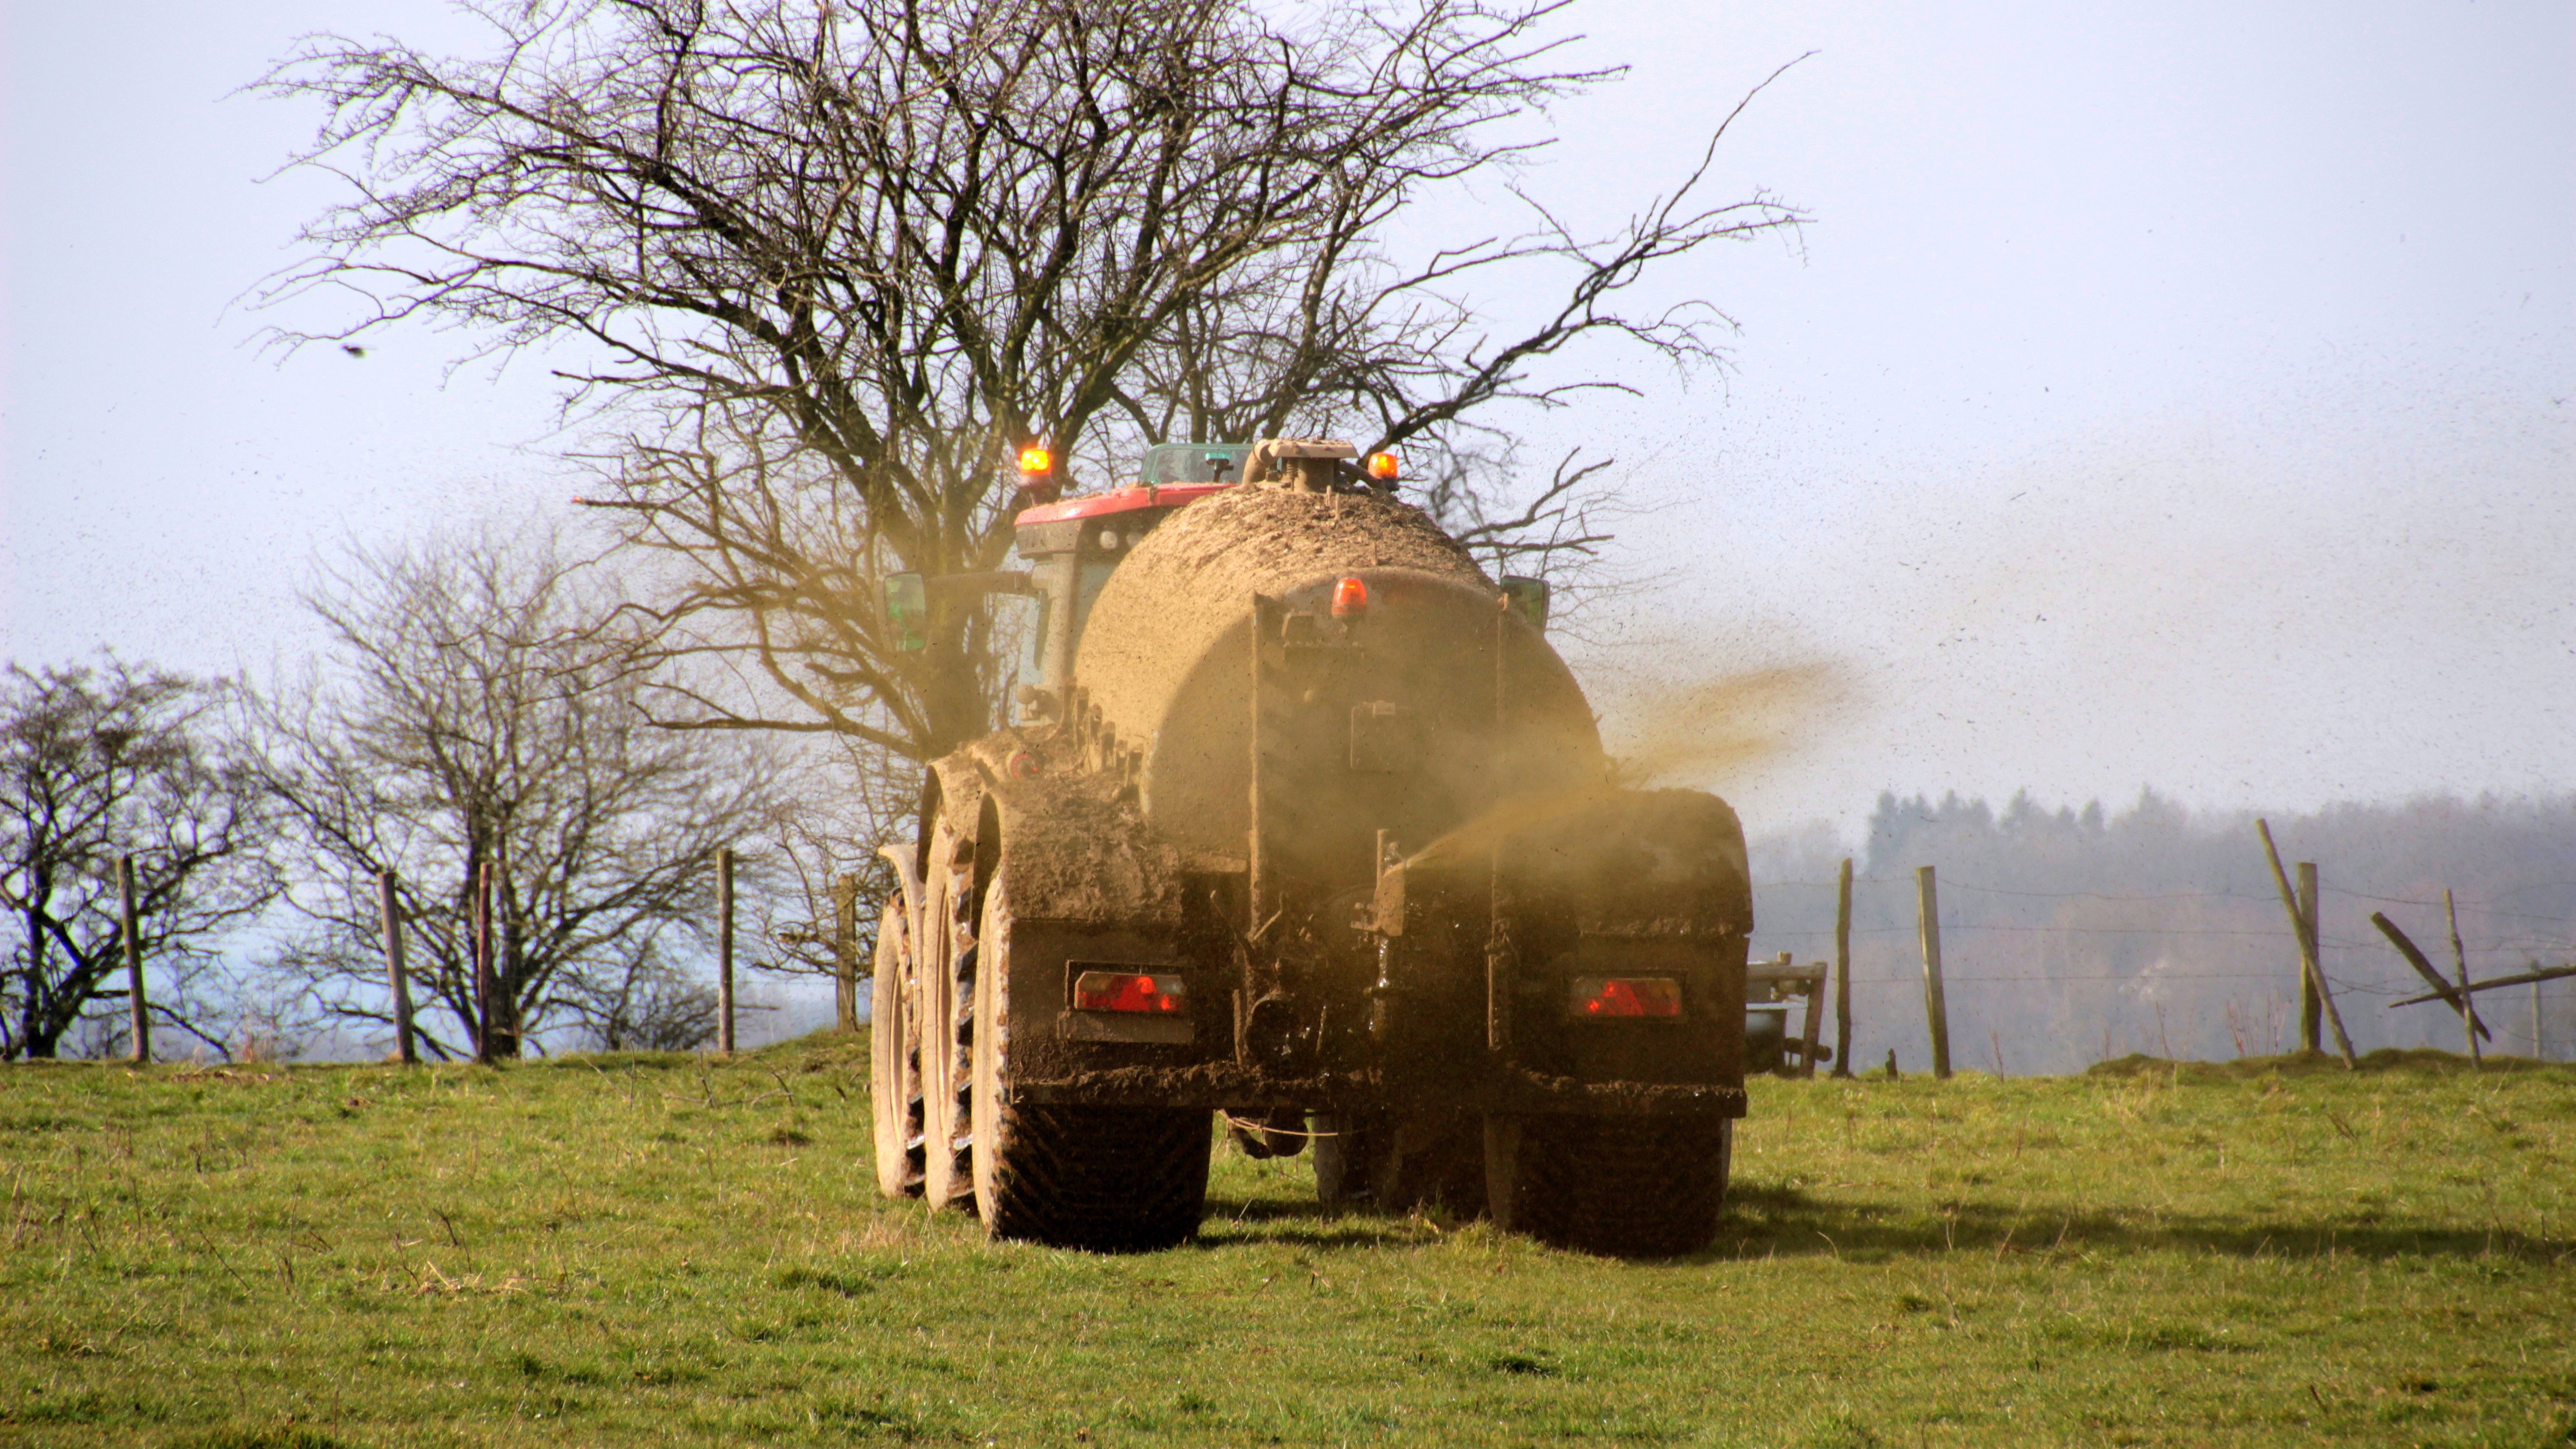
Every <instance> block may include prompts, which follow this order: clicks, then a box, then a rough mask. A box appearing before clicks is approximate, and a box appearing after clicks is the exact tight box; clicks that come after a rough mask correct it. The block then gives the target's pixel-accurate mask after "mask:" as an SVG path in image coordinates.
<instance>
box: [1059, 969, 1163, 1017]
mask: <svg viewBox="0 0 2576 1449" xmlns="http://www.w3.org/2000/svg"><path fill="white" fill-rule="evenodd" d="M1073 1007H1074V1010H1076V1011H1141V1012H1145V1013H1147V1014H1149V1015H1153V1016H1170V1015H1174V1014H1177V1013H1179V1012H1184V1011H1187V1010H1189V1009H1190V988H1189V983H1188V982H1187V981H1185V980H1184V979H1182V978H1181V977H1178V976H1151V975H1147V974H1146V973H1144V972H1141V971H1085V972H1083V973H1082V974H1081V975H1079V976H1076V977H1075V978H1073Z"/></svg>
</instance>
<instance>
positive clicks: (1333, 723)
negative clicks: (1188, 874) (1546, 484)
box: [1074, 487, 1606, 884]
mask: <svg viewBox="0 0 2576 1449" xmlns="http://www.w3.org/2000/svg"><path fill="white" fill-rule="evenodd" d="M1346 578H1355V579H1358V580H1359V581H1360V584H1361V586H1362V588H1363V589H1364V590H1365V596H1366V604H1365V606H1364V607H1362V608H1358V609H1350V608H1348V607H1347V606H1348V605H1350V604H1351V603H1352V602H1353V600H1352V598H1351V596H1350V591H1348V590H1341V592H1342V594H1343V599H1342V602H1343V604H1344V605H1345V606H1346V607H1345V610H1344V612H1342V613H1341V614H1339V615H1338V616H1337V615H1336V611H1335V607H1334V604H1335V594H1336V592H1337V590H1338V589H1339V588H1340V581H1341V580H1343V579H1346ZM1256 599H1258V600H1262V601H1266V602H1262V603H1258V604H1257V603H1256ZM1256 619H1258V620H1260V624H1259V627H1260V629H1261V630H1262V631H1264V637H1263V639H1262V641H1261V642H1262V647H1261V650H1260V651H1259V657H1260V660H1261V663H1260V665H1259V667H1258V674H1257V672H1256V664H1255V658H1256V651H1255V649H1254V634H1255V629H1256ZM1074 676H1075V680H1076V682H1077V683H1078V684H1080V685H1081V686H1082V688H1083V689H1084V690H1085V692H1086V693H1087V695H1088V697H1089V700H1090V702H1091V703H1092V705H1093V706H1094V707H1095V708H1096V709H1097V710H1098V711H1099V714H1100V717H1101V718H1102V720H1103V721H1104V722H1105V723H1106V724H1108V725H1109V726H1110V728H1111V729H1113V730H1114V731H1115V732H1116V734H1117V737H1118V741H1119V743H1120V745H1121V746H1122V747H1123V748H1129V749H1138V750H1141V751H1142V752H1143V769H1142V773H1141V779H1140V781H1139V803H1140V805H1141V808H1142V810H1143V812H1144V815H1145V817H1146V819H1147V821H1148V822H1149V823H1150V824H1151V825H1152V826H1153V828H1154V829H1155V830H1156V832H1157V833H1159V834H1160V835H1162V836H1163V837H1164V838H1166V839H1168V840H1170V841H1171V842H1172V843H1173V844H1175V845H1177V846H1179V847H1181V848H1182V849H1183V850H1185V851H1191V852H1199V853H1204V854H1207V855H1211V856H1217V857H1229V858H1240V857H1242V856H1243V855H1244V854H1245V851H1246V837H1247V832H1248V831H1249V829H1250V827H1251V804H1250V801H1251V783H1252V770H1253V759H1254V754H1255V750H1256V748H1257V749H1258V750H1259V751H1260V752H1261V754H1262V757H1263V760H1264V764H1263V770H1264V780H1263V796H1264V799H1265V802H1267V803H1266V804H1265V807H1264V808H1265V811H1267V812H1269V813H1268V814H1266V815H1265V818H1264V821H1263V831H1264V836H1265V839H1267V840H1269V841H1271V842H1272V847H1271V848H1272V849H1274V850H1277V851H1279V852H1281V853H1282V856H1283V860H1282V863H1283V864H1284V865H1285V866H1286V867H1287V868H1288V869H1289V870H1291V871H1292V873H1296V874H1301V875H1307V876H1310V877H1311V876H1315V875H1317V874H1319V873H1320V874H1321V875H1322V876H1326V877H1331V878H1333V879H1335V880H1347V879H1353V878H1357V879H1365V878H1366V876H1367V873H1368V872H1369V870H1370V869H1371V866H1372V862H1370V860H1369V858H1368V857H1367V855H1365V854H1354V851H1355V850H1356V849H1357V847H1356V846H1355V845H1354V844H1353V842H1355V841H1371V840H1373V839H1374V832H1376V831H1379V830H1384V831H1388V832H1390V833H1391V834H1392V835H1393V836H1394V837H1395V838H1396V839H1397V841H1398V842H1399V843H1400V844H1401V846H1403V847H1404V848H1406V849H1418V848H1420V847H1422V846H1424V845H1426V844H1428V843H1430V842H1431V841H1432V840H1433V839H1434V838H1436V837H1438V836H1439V835H1441V834H1442V833H1444V832H1447V831H1449V830H1451V829H1453V828H1455V827H1456V826H1458V825H1459V824H1461V823H1463V822H1465V821H1467V820H1469V819H1472V818H1473V817H1474V816H1476V815H1477V814H1479V813H1480V812H1482V811H1483V810H1485V809H1486V808H1488V807H1489V806H1490V805H1492V804H1493V803H1494V802H1495V801H1497V800H1498V799H1500V798H1502V797H1504V796H1506V795H1517V796H1521V797H1524V798H1526V797H1529V796H1531V795H1533V794H1544V793H1545V792H1547V791H1550V790H1554V789H1568V788H1579V787H1582V786H1587V785H1597V784H1598V783H1599V782H1600V781H1601V780H1602V778H1603V775H1604V772H1605V767H1606V761H1605V760H1604V759H1603V757H1602V754H1601V745H1600V737H1599V734H1598V732H1597V730H1596V728H1595V725H1594V722H1593V717H1592V712H1591V710H1590V708H1589V706H1588V705H1587V704H1586V703H1585V701H1584V698H1583V693H1582V690H1581V688H1580V687H1579V686H1578V685H1577V684H1576V683H1575V681H1574V677H1573V675H1572V674H1571V673H1570V672H1569V671H1568V670H1567V669H1566V667H1565V664H1564V662H1563V661H1562V660H1560V659H1558V658H1557V655H1556V652H1555V650H1553V649H1552V648H1550V647H1549V646H1548V644H1547V641H1546V640H1545V639H1544V638H1543V637H1542V636H1541V635H1540V634H1539V632H1538V631H1537V630H1536V629H1534V628H1532V627H1531V626H1530V625H1529V624H1527V623H1526V622H1524V621H1523V620H1522V619H1521V617H1520V616H1519V615H1517V614H1516V613H1513V612H1511V611H1509V610H1507V609H1505V608H1503V607H1502V597H1501V593H1500V591H1499V590H1498V589H1497V588H1496V587H1495V586H1494V584H1493V583H1492V582H1491V581H1489V580H1488V579H1487V578H1486V577H1485V576H1484V574H1483V573H1482V572H1481V571H1480V570H1479V569H1478V568H1477V567H1476V565H1475V563H1474V562H1473V560H1472V559H1470V558H1469V557H1468V555H1467V552H1466V550H1465V549H1463V548H1462V547H1460V546H1459V545H1458V544H1457V543H1456V542H1455V541H1454V540H1452V539H1451V538H1449V537H1448V536H1447V535H1446V534H1444V533H1442V532H1441V531H1440V530H1439V528H1438V527H1437V526H1436V525H1435V524H1433V523H1432V521H1431V520H1430V519H1429V517H1428V516H1426V515H1425V514H1424V513H1423V512H1422V511H1421V510H1420V509H1417V508H1413V507H1411V506H1409V505H1407V504H1404V503H1401V502H1397V501H1395V500H1392V499H1388V498H1384V497H1380V496H1376V495H1370V494H1340V493H1333V494H1313V493H1301V492H1294V491H1288V490H1284V489H1271V488H1258V487H1240V488H1235V489H1231V490H1228V491H1227V492H1225V493H1223V494H1219V495H1217V496H1214V497H1210V498H1207V499H1205V500H1203V501H1200V502H1198V503H1195V504H1192V505H1191V506H1189V507H1187V508H1184V509H1182V510H1180V511H1179V512H1177V513H1175V514H1174V515H1172V516H1171V517H1170V518H1168V519H1167V520H1165V521H1164V522H1163V523H1162V524H1161V526H1159V527H1157V528H1156V529H1154V530H1153V531H1152V532H1151V533H1150V534H1147V535H1146V536H1145V537H1144V538H1143V539H1141V540H1140V541H1138V542H1137V543H1136V545H1135V546H1134V549H1133V551H1132V552H1131V553H1130V555H1129V556H1128V558H1127V559H1126V560H1125V562H1124V563H1122V564H1121V565H1120V566H1119V568H1118V571H1117V573H1116V574H1114V575H1113V576H1112V577H1111V578H1110V579H1109V581H1108V583H1107V584H1106V585H1104V586H1103V587H1102V589H1101V591H1100V595H1099V598H1098V600H1097V602H1095V603H1094V604H1093V606H1092V609H1091V614H1090V618H1089V620H1088V622H1087V624H1086V625H1085V628H1084V631H1083V635H1082V640H1081V645H1080V652H1079V655H1078V657H1077V659H1076V661H1075V666H1074ZM1256 677H1259V678H1261V679H1262V680H1263V683H1262V685H1261V695H1262V701H1261V703H1262V710H1261V713H1260V716H1259V719H1258V722H1257V723H1256V715H1255V709H1254V691H1255V679H1256ZM1498 722H1499V729H1498V727H1497V726H1498ZM1256 737H1257V740H1258V743H1257V745H1256ZM1318 883H1319V884H1321V883H1322V882H1321V881H1318Z"/></svg>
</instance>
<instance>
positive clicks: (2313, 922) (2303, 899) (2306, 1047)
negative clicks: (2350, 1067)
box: [2298, 860, 2325, 1052]
mask: <svg viewBox="0 0 2576 1449" xmlns="http://www.w3.org/2000/svg"><path fill="white" fill-rule="evenodd" d="M2298 869H2299V927H2298V928H2299V929H2300V930H2302V931H2304V932H2306V933H2307V939H2308V941H2309V942H2310V943H2311V947H2302V948H2301V950H2302V954H2301V955H2300V957H2299V960H2300V962H2301V965H2300V967H2299V1049H2300V1050H2301V1051H2310V1052H2321V1051H2324V1050H2325V1003H2324V1002H2323V1001H2321V1000H2319V999H2318V997H2317V977H2316V976H2314V975H2311V974H2310V973H2309V971H2308V969H2307V966H2306V964H2305V963H2306V962H2307V961H2309V960H2310V959H2312V958H2313V957H2315V955H2316V952H2315V951H2314V950H2313V949H2312V945H2313V943H2314V942H2315V941H2316V939H2317V863H2316V862H2315V861H2313V860H2303V861H2300V862H2299V867H2298Z"/></svg>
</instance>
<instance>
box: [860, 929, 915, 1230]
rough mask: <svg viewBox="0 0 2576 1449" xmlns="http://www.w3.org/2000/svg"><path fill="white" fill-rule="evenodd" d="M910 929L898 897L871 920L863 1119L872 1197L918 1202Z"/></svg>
mask: <svg viewBox="0 0 2576 1449" xmlns="http://www.w3.org/2000/svg"><path fill="white" fill-rule="evenodd" d="M912 965H913V963H912V923H911V920H910V913H909V912H908V911H906V910H905V908H904V899H903V895H902V893H901V892H897V893H896V894H895V896H894V898H893V899H891V900H889V901H887V902H886V905H885V910H884V911H883V912H882V913H880V914H879V915H878V917H877V954H876V965H875V971H876V975H875V978H874V979H873V980H872V981H871V982H870V983H869V986H870V990H869V994H868V1116H869V1119H870V1123H869V1125H870V1128H871V1135H872V1137H873V1139H874V1141H875V1145H876V1174H877V1191H878V1192H880V1193H882V1194H884V1195H885V1196H887V1197H896V1198H903V1197H919V1196H921V1043H920V1040H919V1038H918V1037H916V1036H915V1035H914V1034H913V1030H912V1028H913V1025H914V1023H913V1020H912V1012H911V1009H910V1004H909V1003H910V1000H911V996H912V974H913V972H912Z"/></svg>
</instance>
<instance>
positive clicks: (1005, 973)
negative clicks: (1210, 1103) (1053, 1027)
mask: <svg viewBox="0 0 2576 1449" xmlns="http://www.w3.org/2000/svg"><path fill="white" fill-rule="evenodd" d="M1010 940H1011V905H1010V884H1009V869H1008V867H1007V865H1005V866H1004V867H1003V868H1002V869H1000V870H997V871H996V872H995V873H994V878H993V881H992V884H991V886H990V887H989V888H988V889H987V890H986V891H985V893H984V920H983V930H982V931H981V932H980V933H979V940H978V942H977V949H978V954H979V955H980V956H981V958H982V960H981V963H980V965H979V968H978V969H977V970H976V972H975V1008H974V1032H973V1037H972V1041H973V1049H974V1091H973V1092H972V1093H971V1097H970V1102H971V1110H972V1112H973V1118H972V1122H973V1126H972V1130H971V1131H970V1132H969V1134H968V1136H969V1138H970V1139H971V1141H970V1148H971V1158H972V1162H973V1176H974V1186H975V1210H976V1213H977V1214H978V1215H979V1216H980V1217H982V1218H983V1220H984V1230H985V1231H986V1232H987V1233H990V1234H991V1235H992V1236H994V1237H997V1238H1010V1239H1016V1240H1018V1241H1021V1242H1029V1243H1043V1244H1045V1245H1047V1246H1049V1247H1056V1248H1079V1249H1082V1250H1084V1251H1087V1252H1094V1253H1142V1252H1152V1251H1155V1250H1157V1249H1161V1248H1169V1247H1175V1246H1177V1245H1179V1244H1181V1243H1185V1242H1187V1241H1189V1240H1190V1239H1191V1238H1192V1237H1194V1236H1196V1234H1197V1233H1198V1230H1199V1217H1200V1215H1201V1214H1203V1213H1204V1212H1206V1210H1207V1175H1208V1156H1209V1151H1210V1148H1211V1145H1212V1143H1211V1137H1212V1133H1211V1132H1210V1130H1209V1129H1210V1124H1209V1121H1208V1114H1207V1112H1205V1111H1204V1110H1196V1111H1193V1110H1185V1109H1171V1108H1161V1107H1061V1106H1055V1107H1041V1106H1030V1105H1025V1104H1021V1103H1017V1102H1014V1101H1012V1100H1011V1095H1010V1082H1011V1076H1010V1042H1011V1038H1010V979H1011V971H1010Z"/></svg>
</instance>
